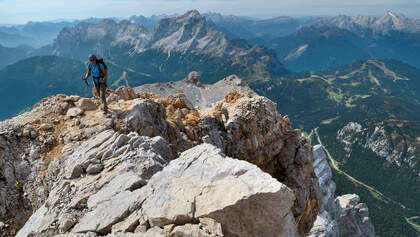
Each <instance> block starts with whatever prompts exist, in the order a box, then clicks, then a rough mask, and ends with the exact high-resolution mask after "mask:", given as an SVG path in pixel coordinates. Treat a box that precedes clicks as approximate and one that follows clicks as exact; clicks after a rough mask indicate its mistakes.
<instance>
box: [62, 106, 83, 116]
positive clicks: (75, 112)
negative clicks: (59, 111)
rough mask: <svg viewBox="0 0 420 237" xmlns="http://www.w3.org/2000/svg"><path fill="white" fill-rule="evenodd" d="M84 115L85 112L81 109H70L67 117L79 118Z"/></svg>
mask: <svg viewBox="0 0 420 237" xmlns="http://www.w3.org/2000/svg"><path fill="white" fill-rule="evenodd" d="M82 113H83V111H82V110H81V109H80V108H70V109H69V110H68V111H67V114H66V115H67V116H68V117H71V118H72V117H77V116H79V115H81V114H82Z"/></svg>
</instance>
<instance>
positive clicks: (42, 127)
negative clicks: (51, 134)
mask: <svg viewBox="0 0 420 237" xmlns="http://www.w3.org/2000/svg"><path fill="white" fill-rule="evenodd" d="M52 128H53V126H52V125H51V124H48V123H43V124H41V126H39V129H40V130H43V131H48V130H51V129H52Z"/></svg>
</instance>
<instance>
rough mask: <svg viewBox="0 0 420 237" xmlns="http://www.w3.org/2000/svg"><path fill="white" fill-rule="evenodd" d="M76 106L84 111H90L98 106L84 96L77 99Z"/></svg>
mask: <svg viewBox="0 0 420 237" xmlns="http://www.w3.org/2000/svg"><path fill="white" fill-rule="evenodd" d="M76 106H77V107H79V108H80V109H81V110H83V111H90V110H96V109H97V106H96V104H95V103H93V101H92V100H91V99H88V98H82V99H80V100H78V101H77V103H76Z"/></svg>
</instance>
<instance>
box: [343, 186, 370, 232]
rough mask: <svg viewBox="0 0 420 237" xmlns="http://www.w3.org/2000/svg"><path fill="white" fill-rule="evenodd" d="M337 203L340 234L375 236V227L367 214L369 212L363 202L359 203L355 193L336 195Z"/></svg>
mask: <svg viewBox="0 0 420 237" xmlns="http://www.w3.org/2000/svg"><path fill="white" fill-rule="evenodd" d="M337 201H338V203H339V214H338V215H339V216H338V225H339V229H340V236H349V237H360V236H366V237H375V236H376V235H375V229H374V227H373V225H372V222H371V221H370V218H369V217H368V216H367V215H369V212H368V210H367V207H366V205H365V204H361V203H359V202H360V197H359V196H358V195H356V194H346V195H343V196H339V197H337Z"/></svg>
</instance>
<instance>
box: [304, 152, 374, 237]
mask: <svg viewBox="0 0 420 237" xmlns="http://www.w3.org/2000/svg"><path fill="white" fill-rule="evenodd" d="M314 157H315V162H314V169H315V173H316V175H317V177H318V181H319V186H320V187H321V192H322V197H323V198H322V202H321V203H322V205H321V208H320V211H319V214H318V217H317V219H316V221H315V223H314V226H313V228H312V229H311V231H310V233H309V235H308V236H311V237H315V236H329V237H338V236H354V237H356V236H371V237H375V236H376V235H375V230H374V227H373V225H372V222H371V220H370V218H369V210H368V208H367V206H366V204H364V203H360V198H359V196H357V195H356V194H347V195H343V196H338V197H336V195H335V183H334V181H333V180H332V173H331V168H330V167H329V165H328V159H327V156H326V154H325V152H324V150H323V147H322V146H321V145H316V146H314Z"/></svg>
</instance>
